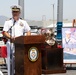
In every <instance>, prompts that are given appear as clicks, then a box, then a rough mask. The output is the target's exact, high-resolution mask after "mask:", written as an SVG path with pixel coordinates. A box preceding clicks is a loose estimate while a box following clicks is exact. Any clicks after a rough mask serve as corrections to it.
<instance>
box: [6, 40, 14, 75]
mask: <svg viewBox="0 0 76 75" xmlns="http://www.w3.org/2000/svg"><path fill="white" fill-rule="evenodd" d="M6 45H7V59H6V63H7V70H8V75H14V58H13V55H14V51H15V48H14V44H13V43H10V41H8V42H7V44H6Z"/></svg>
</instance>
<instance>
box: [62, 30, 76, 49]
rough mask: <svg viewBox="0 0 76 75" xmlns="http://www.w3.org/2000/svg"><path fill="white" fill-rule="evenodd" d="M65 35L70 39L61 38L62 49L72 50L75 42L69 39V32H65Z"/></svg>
mask: <svg viewBox="0 0 76 75" xmlns="http://www.w3.org/2000/svg"><path fill="white" fill-rule="evenodd" d="M65 33H66V34H69V35H70V37H69V38H67V37H65V38H63V48H70V49H72V48H73V45H74V44H75V43H76V40H75V39H74V38H72V37H71V32H70V31H65Z"/></svg>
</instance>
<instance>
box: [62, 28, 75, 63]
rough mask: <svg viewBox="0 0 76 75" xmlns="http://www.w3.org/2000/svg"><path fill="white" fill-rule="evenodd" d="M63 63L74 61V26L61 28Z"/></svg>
mask: <svg viewBox="0 0 76 75" xmlns="http://www.w3.org/2000/svg"><path fill="white" fill-rule="evenodd" d="M62 47H63V51H64V63H76V28H71V27H70V28H62Z"/></svg>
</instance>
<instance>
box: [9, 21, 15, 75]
mask: <svg viewBox="0 0 76 75" xmlns="http://www.w3.org/2000/svg"><path fill="white" fill-rule="evenodd" d="M15 22H16V21H14V22H13V26H14V25H15ZM13 26H11V27H10V29H9V30H10V35H11V38H12V27H13ZM11 41H12V39H10V60H11V64H10V75H14V52H13V51H14V44H13V43H12V42H11Z"/></svg>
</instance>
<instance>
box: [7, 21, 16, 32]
mask: <svg viewBox="0 0 76 75" xmlns="http://www.w3.org/2000/svg"><path fill="white" fill-rule="evenodd" d="M15 23H16V20H14V22H13V25H12V26H11V27H10V28H9V30H11V28H12V27H13V26H14V25H15ZM9 30H8V31H9Z"/></svg>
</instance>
